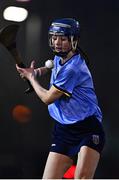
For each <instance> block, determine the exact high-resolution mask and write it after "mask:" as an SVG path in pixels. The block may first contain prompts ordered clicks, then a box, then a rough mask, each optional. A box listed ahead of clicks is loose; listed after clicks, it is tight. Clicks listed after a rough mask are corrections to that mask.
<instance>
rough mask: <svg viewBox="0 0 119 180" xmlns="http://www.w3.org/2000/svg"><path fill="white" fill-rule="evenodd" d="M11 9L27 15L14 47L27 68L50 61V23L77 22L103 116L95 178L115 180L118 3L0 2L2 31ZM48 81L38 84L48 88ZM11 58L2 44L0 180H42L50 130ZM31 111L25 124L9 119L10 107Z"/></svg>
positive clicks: (48, 121)
mask: <svg viewBox="0 0 119 180" xmlns="http://www.w3.org/2000/svg"><path fill="white" fill-rule="evenodd" d="M9 5H17V6H19V7H25V8H26V9H27V10H28V12H29V16H28V18H27V20H26V21H24V22H22V23H18V24H20V30H19V33H18V37H17V38H18V39H17V47H18V50H19V52H20V53H21V57H22V59H23V61H24V63H25V64H26V65H29V64H30V62H31V60H33V59H35V60H36V66H41V65H44V62H45V61H46V60H47V59H50V58H52V57H53V56H52V52H51V50H50V48H49V46H48V34H47V32H48V27H49V25H50V23H51V22H52V20H54V19H56V18H62V17H73V18H75V19H77V20H78V21H79V22H80V25H81V36H80V45H81V47H82V49H84V51H85V52H86V53H87V54H88V57H89V60H90V68H91V72H92V75H93V79H94V83H95V89H96V93H97V96H98V100H99V104H100V107H101V109H102V112H103V117H104V118H103V124H104V128H105V131H106V137H107V141H106V145H105V149H104V152H103V154H102V159H101V161H100V163H99V166H98V168H97V171H96V174H95V178H97V179H111V178H113V179H116V178H119V172H118V163H119V130H118V126H119V119H118V118H119V117H118V112H119V96H118V93H119V80H118V77H119V48H118V42H119V1H118V0H90V1H89V0H83V1H82V0H73V1H72V0H70V1H68V0H57V1H55V0H52V1H48V0H43V1H42V0H32V1H31V2H29V3H20V2H19V3H18V2H15V1H12V0H9V1H8V0H1V1H0V28H2V27H4V26H6V25H8V24H13V23H14V22H8V21H6V20H4V19H3V15H2V13H3V10H4V9H5V7H7V6H9ZM48 81H49V76H46V77H45V78H44V79H43V80H42V84H43V86H44V87H46V88H47V86H48ZM26 87H27V85H26V83H25V82H23V80H22V79H20V77H19V75H18V73H17V71H16V68H15V64H14V59H13V58H12V56H11V55H10V54H9V53H8V51H7V50H6V49H5V48H4V47H3V46H2V45H0V178H8V179H11V178H22V179H23V178H24V179H25V178H29V179H30V178H34V179H35V178H41V177H42V173H43V169H44V165H45V161H46V158H47V154H48V149H49V146H50V134H51V129H52V126H53V122H52V121H51V119H50V117H49V115H48V112H47V106H46V105H44V104H43V103H42V102H41V101H40V99H38V97H37V95H36V94H35V93H31V94H29V95H26V94H25V93H24V90H25V89H26ZM18 104H21V105H24V106H27V107H28V108H30V109H31V111H32V117H31V119H30V121H29V122H28V123H20V122H18V121H16V120H15V119H14V118H13V114H12V112H13V108H14V107H15V106H16V105H18Z"/></svg>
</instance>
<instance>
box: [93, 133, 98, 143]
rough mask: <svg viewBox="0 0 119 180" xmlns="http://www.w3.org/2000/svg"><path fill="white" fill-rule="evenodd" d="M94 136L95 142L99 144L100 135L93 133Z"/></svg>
mask: <svg viewBox="0 0 119 180" xmlns="http://www.w3.org/2000/svg"><path fill="white" fill-rule="evenodd" d="M92 138H93V143H94V144H96V145H97V144H99V135H95V134H94V135H92Z"/></svg>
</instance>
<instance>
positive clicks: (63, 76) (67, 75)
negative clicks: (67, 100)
mask: <svg viewBox="0 0 119 180" xmlns="http://www.w3.org/2000/svg"><path fill="white" fill-rule="evenodd" d="M76 81H77V77H76V73H75V71H74V70H73V69H65V70H64V71H63V72H62V71H60V72H59V73H58V74H57V77H56V79H55V81H54V83H53V85H54V86H55V88H57V89H58V90H59V91H62V92H63V93H64V94H65V95H67V96H69V97H70V96H71V94H72V91H73V89H74V87H75V84H76Z"/></svg>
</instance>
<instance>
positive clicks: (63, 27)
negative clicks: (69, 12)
mask: <svg viewBox="0 0 119 180" xmlns="http://www.w3.org/2000/svg"><path fill="white" fill-rule="evenodd" d="M79 29H80V28H79V22H78V21H76V20H75V19H72V18H63V19H57V20H55V21H53V22H52V24H51V26H50V28H49V34H52V35H62V36H77V37H78V36H79Z"/></svg>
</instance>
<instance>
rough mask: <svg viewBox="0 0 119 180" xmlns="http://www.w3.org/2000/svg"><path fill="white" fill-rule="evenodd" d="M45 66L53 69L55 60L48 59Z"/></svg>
mask: <svg viewBox="0 0 119 180" xmlns="http://www.w3.org/2000/svg"><path fill="white" fill-rule="evenodd" d="M45 67H46V68H48V69H52V68H53V67H54V64H53V60H50V59H48V60H47V61H46V62H45Z"/></svg>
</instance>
